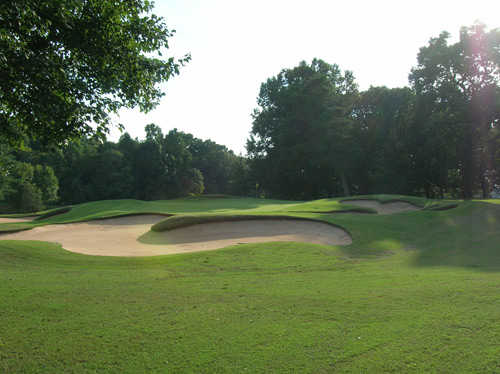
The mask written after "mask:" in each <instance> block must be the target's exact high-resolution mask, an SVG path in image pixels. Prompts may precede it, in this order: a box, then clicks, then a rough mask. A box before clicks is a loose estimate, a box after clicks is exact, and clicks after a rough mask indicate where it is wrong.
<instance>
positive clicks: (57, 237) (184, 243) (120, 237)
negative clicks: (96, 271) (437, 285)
mask: <svg viewBox="0 0 500 374" xmlns="http://www.w3.org/2000/svg"><path fill="white" fill-rule="evenodd" d="M164 218H165V217H164V216H160V215H140V216H127V217H119V218H111V219H107V220H103V221H89V222H81V223H68V224H64V225H47V226H42V227H36V228H34V229H32V230H29V231H23V232H18V233H14V234H6V235H3V236H2V239H5V240H39V241H46V242H55V243H59V244H61V245H62V247H63V248H64V249H66V250H68V251H71V252H77V253H83V254H87V255H98V256H130V257H132V256H155V255H165V254H175V253H188V252H198V251H207V250H214V249H219V248H223V247H227V246H230V245H236V244H241V243H260V242H277V241H294V242H309V243H316V244H323V245H347V244H350V243H351V242H352V240H351V237H350V235H349V234H348V233H347V231H345V230H343V229H341V228H339V227H335V226H333V225H330V224H328V223H323V222H315V221H308V220H278V219H273V220H266V219H265V217H263V219H262V220H251V221H235V222H215V223H202V224H197V225H194V226H188V227H183V228H178V229H174V230H170V231H164V232H153V231H149V229H150V226H151V225H152V224H154V223H156V222H158V221H160V220H162V219H164ZM138 238H139V240H138Z"/></svg>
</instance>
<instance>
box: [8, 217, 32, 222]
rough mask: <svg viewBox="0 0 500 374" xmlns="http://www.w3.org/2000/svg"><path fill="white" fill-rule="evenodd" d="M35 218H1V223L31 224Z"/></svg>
mask: <svg viewBox="0 0 500 374" xmlns="http://www.w3.org/2000/svg"><path fill="white" fill-rule="evenodd" d="M34 218H35V217H22V218H2V217H0V223H18V222H30V221H33V219H34Z"/></svg>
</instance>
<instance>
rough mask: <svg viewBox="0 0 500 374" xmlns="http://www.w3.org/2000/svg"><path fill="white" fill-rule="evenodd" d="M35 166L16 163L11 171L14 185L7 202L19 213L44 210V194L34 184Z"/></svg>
mask: <svg viewBox="0 0 500 374" xmlns="http://www.w3.org/2000/svg"><path fill="white" fill-rule="evenodd" d="M34 170H35V168H34V166H33V165H31V164H28V163H26V162H15V163H14V164H13V166H12V168H11V170H10V173H11V175H12V185H11V187H10V189H9V193H8V195H7V202H8V203H9V205H11V206H12V207H13V208H14V209H15V210H17V211H19V212H36V211H39V210H42V209H43V207H44V206H43V201H42V192H41V191H40V188H39V187H38V186H36V185H35V184H34V183H33V176H34Z"/></svg>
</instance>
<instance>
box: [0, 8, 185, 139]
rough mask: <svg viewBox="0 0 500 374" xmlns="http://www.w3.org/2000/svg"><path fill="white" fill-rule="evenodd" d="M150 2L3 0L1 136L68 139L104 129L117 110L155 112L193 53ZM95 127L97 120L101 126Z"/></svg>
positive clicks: (10, 137) (0, 76)
mask: <svg viewBox="0 0 500 374" xmlns="http://www.w3.org/2000/svg"><path fill="white" fill-rule="evenodd" d="M152 9H153V3H152V2H150V1H148V0H132V1H127V0H118V1H114V0H88V1H74V0H58V1H52V0H38V1H32V0H12V1H2V2H0V19H1V22H2V26H1V27H0V136H2V137H3V138H4V139H9V140H10V141H11V142H19V141H22V139H23V136H24V135H28V136H29V137H30V138H40V139H42V140H43V141H62V140H65V139H68V138H71V137H74V136H80V135H82V134H86V135H88V134H93V133H97V134H101V135H102V134H103V133H105V132H107V130H108V128H109V125H110V117H109V113H110V112H116V111H117V110H118V109H119V108H121V107H135V106H138V107H139V108H140V109H141V110H142V111H148V110H150V109H152V108H153V107H154V106H155V105H156V104H157V103H158V101H159V99H160V97H161V96H162V95H163V93H162V92H161V90H160V86H159V84H160V83H162V82H165V81H167V80H168V79H169V78H171V77H172V76H173V75H176V74H178V72H179V67H180V66H181V65H182V64H184V63H185V62H187V61H188V60H189V56H185V57H184V58H182V59H180V60H178V59H174V58H172V57H169V58H166V57H163V56H162V55H161V53H162V52H161V51H162V50H164V49H167V48H168V40H169V38H170V37H171V36H172V35H173V33H174V31H173V30H169V29H168V28H167V26H166V24H165V22H164V20H163V19H162V18H161V17H157V16H156V15H154V14H151V11H152ZM93 124H97V127H96V128H95V127H94V126H93Z"/></svg>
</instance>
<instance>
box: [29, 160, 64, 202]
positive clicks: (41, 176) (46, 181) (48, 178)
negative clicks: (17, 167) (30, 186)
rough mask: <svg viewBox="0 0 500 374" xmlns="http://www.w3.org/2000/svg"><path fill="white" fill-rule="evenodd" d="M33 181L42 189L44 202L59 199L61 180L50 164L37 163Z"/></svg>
mask: <svg viewBox="0 0 500 374" xmlns="http://www.w3.org/2000/svg"><path fill="white" fill-rule="evenodd" d="M33 183H34V184H35V185H36V186H37V187H38V188H39V189H40V191H41V193H42V200H43V201H44V202H46V203H51V202H55V201H56V200H57V198H58V196H57V191H58V190H59V182H58V180H57V177H56V176H55V174H54V170H53V169H52V168H51V167H50V166H46V165H45V166H42V165H35V169H34V173H33Z"/></svg>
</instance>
